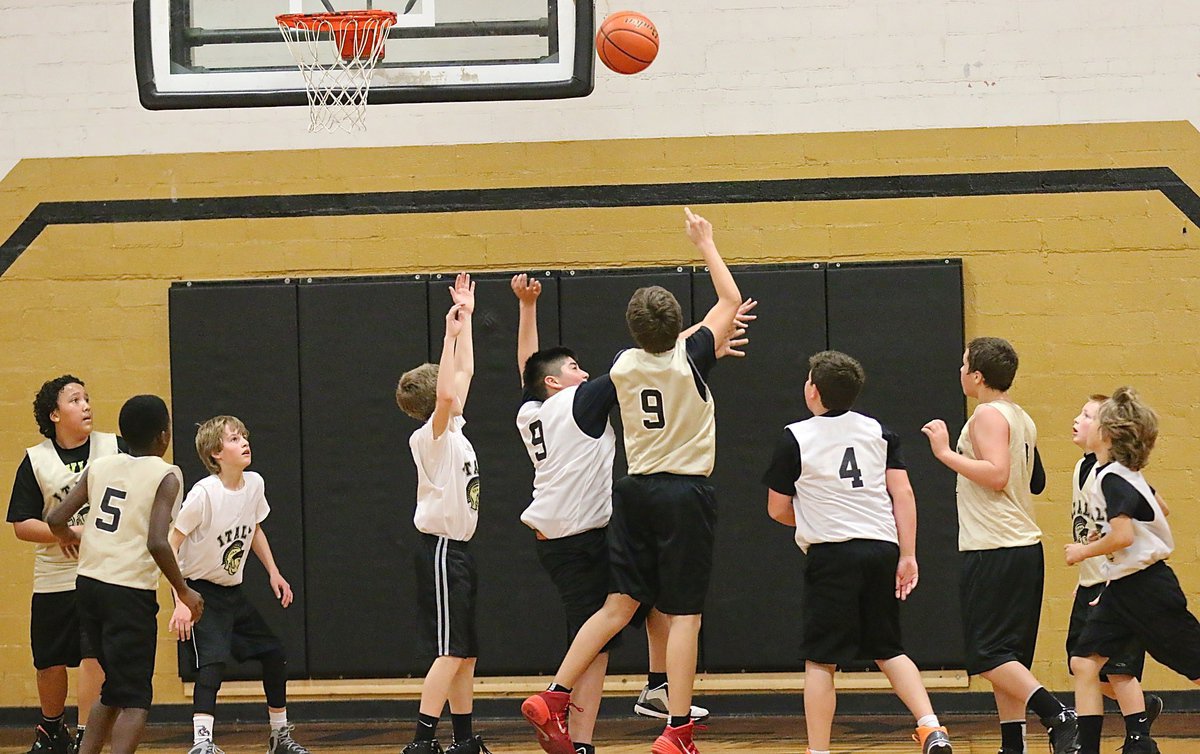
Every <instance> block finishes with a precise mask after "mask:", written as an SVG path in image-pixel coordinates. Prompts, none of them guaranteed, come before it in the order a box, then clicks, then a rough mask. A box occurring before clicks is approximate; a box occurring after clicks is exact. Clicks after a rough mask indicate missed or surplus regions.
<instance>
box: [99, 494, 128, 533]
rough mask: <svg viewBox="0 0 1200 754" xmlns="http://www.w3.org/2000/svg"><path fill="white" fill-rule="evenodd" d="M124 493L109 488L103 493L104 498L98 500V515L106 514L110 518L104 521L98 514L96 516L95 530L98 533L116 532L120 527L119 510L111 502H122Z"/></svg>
mask: <svg viewBox="0 0 1200 754" xmlns="http://www.w3.org/2000/svg"><path fill="white" fill-rule="evenodd" d="M124 499H125V493H124V492H123V491H121V490H117V489H113V488H112V487H109V488H108V489H106V490H105V491H104V497H103V498H101V500H100V513H107V514H108V515H109V516H111V518H109V519H108V520H105V519H104V518H103V517H102V516H101V515H100V514H99V513H97V514H96V528H97V529H99V530H100V531H116V530H117V527H118V526H120V525H121V509H120V508H118V507H117V506H116V504H115V503H114V502H113V501H115V500H124Z"/></svg>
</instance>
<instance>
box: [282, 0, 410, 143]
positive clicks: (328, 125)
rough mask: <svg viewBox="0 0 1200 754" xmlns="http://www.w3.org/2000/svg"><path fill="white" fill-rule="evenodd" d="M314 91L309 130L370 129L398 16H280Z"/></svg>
mask: <svg viewBox="0 0 1200 754" xmlns="http://www.w3.org/2000/svg"><path fill="white" fill-rule="evenodd" d="M275 21H276V23H278V24H279V31H280V32H282V33H283V39H284V41H285V42H287V46H288V49H289V50H291V52H292V56H293V57H294V58H295V59H296V65H297V66H298V67H299V68H300V73H301V74H303V75H304V84H305V88H306V90H307V92H308V116H309V123H308V130H309V131H336V130H339V129H340V130H342V131H346V132H347V133H350V132H353V131H361V130H364V129H365V128H366V124H365V122H364V121H365V118H366V112H367V92H368V91H369V90H370V88H371V75H372V74H373V73H374V72H375V64H376V63H378V62H379V61H380V60H383V48H384V42H385V41H386V40H387V33H388V29H390V28H392V25H393V24H395V23H396V14H395V13H393V12H391V11H385V10H361V11H343V12H339V13H285V14H283V15H281V16H276V17H275Z"/></svg>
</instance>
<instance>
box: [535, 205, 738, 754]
mask: <svg viewBox="0 0 1200 754" xmlns="http://www.w3.org/2000/svg"><path fill="white" fill-rule="evenodd" d="M684 212H685V214H686V228H687V234H688V237H689V238H690V239H691V241H692V243H694V244H695V245H696V247H697V248H698V249H699V250H700V252H701V254H702V255H703V257H704V262H705V264H707V266H708V270H709V275H710V276H711V277H712V281H713V287H714V288H715V289H716V293H717V303H716V304H715V305H714V306H713V308H712V309H710V310H709V312H708V314H707V315H705V317H704V320H703V321H702V322H701V323H700V326H699V327H698V328H696V330H695V332H694V333H693V334H692V335H691V336H689V337H687V338H680V337H679V336H680V333H681V331H682V330H683V312H682V310H681V308H680V306H679V302H678V301H677V300H676V299H675V297H674V296H673V295H671V293H670V292H669V291H667V290H666V289H664V288H661V287H659V286H651V287H649V288H641V289H639V290H637V291H635V292H634V294H633V296H632V297H631V298H630V300H629V306H628V307H627V309H626V313H625V321H626V324H627V325H628V327H629V332H630V334H631V335H632V336H633V339H634V341H635V342H636V343H637V346H638V347H637V348H630V349H628V350H626V351H622V352H621V353H620V354H619V355H618V356H617V358H616V360H615V361H614V362H613V367H612V369H611V370H610V371H609V377H610V378H611V379H612V383H613V386H614V388H615V390H616V394H617V402H618V405H619V406H620V408H621V419H622V423H623V426H624V435H625V437H624V440H625V450H626V455H627V457H628V465H629V475H628V476H626V477H624V478H622V479H621V480H620V481H618V482H617V483H616V484H614V485H613V499H612V505H613V513H612V518H611V519H610V521H609V531H608V543H609V557H610V559H611V564H612V573H613V585H612V587H610V592H612V593H611V594H610V595H609V597H608V599H607V600H606V601H605V603H604V606H603V607H602V608H601V609H600V610H599V611H597V612H596V613H595V614H594V615H593V616H592V617H591V618H589V619H588V621H587V623H585V624H584V625H583V627H582V628H581V629H580V631H579V633H578V634H577V635H576V637H575V640H574V641H573V642H572V643H571V648H570V649H569V650H568V651H567V655H566V657H564V658H563V662H562V664H561V665H560V666H559V669H558V673H557V674H556V675H555V677H554V683H553V684H552V685H551V687H550V688H549V689H548V690H546V691H543V692H542V693H540V694H536V695H534V696H531V697H529V698H528V699H526V700H525V702H524V703H523V704H522V705H521V712H522V714H523V715H524V716H525V718H526V719H527V720H529V721H530V723H532V724H533V726H534V727H535V728H536V729H537V733H538V742H539V743H540V744H541V746H542V748H543V749H544V750H545V751H547V752H548V753H549V754H571V752H572V748H571V740H570V736H569V735H568V720H569V714H568V707H569V705H570V690H571V688H572V686H573V685H574V684H575V682H576V681H577V680H578V679H579V678H580V677H581V676H582V675H583V673H584V672H585V671H586V670H587V668H588V666H590V665H591V664H592V662H593V661H594V660H595V658H596V655H597V654H599V653H600V651H601V650H602V649H603V648H604V645H605V644H607V643H608V641H609V640H610V639H611V638H612V637H613V636H615V635H616V634H617V633H618V632H619V631H620V630H621V629H622V628H624V626H625V625H626V624H627V623H628V622H629V621H630V619H631V618H632V617H633V616H634V614H635V613H636V611H637V610H638V607H639V605H649V606H652V607H655V608H657V609H658V611H659V612H661V613H663V614H664V615H666V616H667V618H668V621H669V624H670V625H669V627H668V641H667V661H666V665H667V678H668V679H669V684H670V689H671V693H670V695H669V697H668V700H667V705H668V710H669V711H670V718H669V719H668V721H667V725H666V728H665V729H664V730H663V733H662V735H660V736H659V737H658V739H657V740H656V741H655V742H654V745H653V747H652V748H653V750H654V753H655V754H695V752H696V746H695V744H694V743H693V741H692V732H693V729H694V725H693V723H692V720H691V709H692V687H693V684H694V682H695V674H696V655H697V639H698V637H699V633H700V616H701V613H702V612H703V608H704V600H705V597H706V596H707V593H708V583H709V577H710V575H711V571H712V550H713V534H714V528H715V525H716V517H717V509H716V498H715V495H714V492H713V488H712V486H711V485H709V484H708V480H707V477H708V475H709V474H710V473H712V467H713V463H714V459H715V451H716V441H715V429H716V427H715V419H714V408H713V407H714V404H713V399H712V395H711V393H710V392H709V389H708V384H707V383H706V382H705V378H706V377H707V375H708V372H709V370H710V369H711V368H712V366H713V364H714V363H716V358H717V350H718V348H719V341H718V338H717V337H715V336H714V334H715V333H726V332H729V331H730V329H731V328H732V326H733V322H734V317H735V316H736V314H737V311H738V307H739V306H740V305H741V303H742V296H741V292H740V291H739V290H738V286H737V283H736V282H734V279H733V275H732V274H730V272H729V268H728V267H726V266H725V262H724V261H723V260H722V259H721V255H720V253H719V252H718V251H717V247H716V244H715V243H714V242H713V232H712V225H711V224H709V222H708V221H707V220H705V219H704V218H702V217H700V216H698V215H694V214H692V212H691V211H690V210H687V209H685V210H684Z"/></svg>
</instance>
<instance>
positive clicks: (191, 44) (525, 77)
mask: <svg viewBox="0 0 1200 754" xmlns="http://www.w3.org/2000/svg"><path fill="white" fill-rule="evenodd" d="M559 4H561V5H563V6H569V8H568V12H566V13H562V12H554V11H555V10H557V9H558V6H559ZM283 5H284V4H282V3H281V10H280V12H283V11H284V10H286V7H283ZM428 7H429V12H425V13H416V14H411V15H409V16H401V17H400V18H401V19H402V20H401V21H400V22H399V23H398V24H397V26H395V27H393V28H392V30H391V31H390V33H389V34H388V39H389V42H391V43H393V44H394V43H395V41H394V40H398V39H404V38H413V37H454V36H473V35H479V36H485V35H493V36H503V35H540V36H545V37H546V38H547V40H548V43H549V44H548V46H549V49H550V51H551V55H549V56H548V57H547V59H545V60H543V61H540V62H526V61H512V60H484V61H479V60H475V61H468V62H451V61H446V62H445V64H444V65H443V66H441V67H438V68H428V69H423V70H425V71H430V72H433V73H435V74H437V76H436V80H437V81H439V82H442V81H444V82H445V83H424V82H423V83H421V84H420V85H412V86H406V85H393V86H388V85H386V84H384V85H380V84H379V83H378V79H377V83H376V84H375V85H373V86H372V88H371V92H370V96H369V98H368V104H373V105H375V104H397V103H412V102H463V101H485V100H527V99H564V98H569V97H584V96H587V95H588V94H590V93H591V91H592V87H593V76H594V64H593V60H594V55H593V42H592V33H593V29H594V17H593V12H594V11H593V7H592V3H591V2H590V0H558V2H557V3H551V2H548V3H547V8H548V13H547V16H546V18H545V19H544V22H538V21H496V22H478V23H473V24H465V23H457V24H454V23H451V24H442V25H440V26H435V25H434V24H433V21H432V7H433V3H432V2H429V3H428ZM422 8H423V9H424V4H423V6H422ZM186 10H187V6H186V4H185V3H182V2H181V0H134V2H133V25H134V63H135V67H136V71H137V80H138V94H139V98H140V100H141V103H142V106H143V107H145V108H146V109H148V110H179V109H204V108H209V109H213V108H234V107H285V106H304V105H307V104H308V98H307V95H306V93H305V87H304V79H303V77H302V76H301V75H300V72H299V71H298V70H296V69H294V68H287V69H257V70H247V71H230V72H197V71H194V70H191V69H190V66H189V62H190V59H189V51H190V50H192V49H194V48H195V47H197V46H200V45H205V44H236V43H254V42H272V43H274V42H278V43H279V44H280V45H281V46H282V45H283V38H282V36H281V35H280V33H279V30H278V29H277V28H275V26H274V25H273V24H271V25H270V26H264V27H262V28H252V29H219V30H212V29H198V28H191V27H189V26H188V19H187V15H186ZM572 16H573V17H572ZM270 21H272V22H273V21H274V19H270ZM264 23H266V22H265V21H264ZM378 75H379V74H378V71H377V76H378ZM514 78H517V79H519V80H514Z"/></svg>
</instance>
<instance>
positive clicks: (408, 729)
mask: <svg viewBox="0 0 1200 754" xmlns="http://www.w3.org/2000/svg"><path fill="white" fill-rule="evenodd" d="M710 722H711V724H710V725H709V727H708V729H707V730H705V731H703V732H701V733H700V734H699V735H698V736H697V739H696V743H697V745H698V746H699V748H700V751H701V752H702V753H703V754H735V753H737V754H740V753H741V752H757V753H759V754H797V753H798V752H803V751H804V719H803V718H801V717H726V718H721V719H717V718H713V719H712V720H711V721H710ZM944 722H947V723H948V727H949V728H950V734H951V737H952V739H953V742H954V751H955V754H996V751H997V749H999V748H1000V739H999V731H998V729H997V727H996V725H995V723H994V722H993V719H992V718H989V717H981V716H953V717H950V718H948V720H946V721H944ZM264 727H265V726H252V725H241V726H238V727H236V728H234V727H232V726H231V727H229V728H224V729H222V728H218V731H217V735H218V737H217V745H218V746H220V747H221V749H223V750H224V751H225V752H226V754H252V753H253V754H262V752H263V751H264V750H265V744H266V731H265V730H264ZM443 727H445V728H446V729H447V730H446V732H449V730H448V729H449V721H448V720H447V721H445V722H444V723H443ZM598 727H599V729H600V731H601V734H602V735H600V736H598V737H597V744H598V745H599V751H600V752H601V753H602V754H634V753H635V752H636V753H637V754H645V753H646V752H648V751H649V750H650V744H651V743H652V742H653V740H654V737H655V736H656V735H657V733H658V731H659V729H660V728H659V726H658V725H654V724H650V723H648V722H646V721H643V720H640V719H636V718H630V719H622V720H616V719H607V720H602V721H601V722H600V725H599V726H598ZM476 731H477V732H479V733H481V734H482V735H483V736H484V740H485V741H486V743H487V745H488V748H490V749H491V750H492V751H493V752H495V754H517V753H518V752H520V754H540V752H541V749H540V748H539V747H538V746H537V743H536V741H535V740H534V736H533V732H532V729H531V728H530V727H529V726H528V725H527V724H526V723H525V722H524V721H522V720H481V721H478V723H477V724H476ZM1121 731H1122V724H1121V719H1120V717H1118V716H1117V715H1115V714H1112V715H1108V716H1106V718H1105V734H1106V735H1105V737H1104V740H1103V742H1102V745H1101V751H1104V752H1110V751H1116V750H1117V748H1118V747H1119V746H1120V745H1121V738H1120V733H1121ZM30 733H31V731H30V730H28V729H18V728H13V727H8V728H2V729H0V753H2V754H18V752H26V751H28V747H29V745H30V743H31V742H32V739H31V737H30ZM911 733H912V728H911V721H910V720H908V719H906V718H900V717H878V716H869V717H867V716H864V717H844V718H840V719H839V720H838V721H837V723H836V725H835V727H834V746H833V751H834V752H861V753H864V754H866V753H869V754H902V753H903V754H913V752H915V751H917V749H916V744H914V743H913V742H912V741H911V740H910V739H909V735H910V734H911ZM1154 733H1155V739H1156V740H1157V741H1158V744H1159V748H1160V750H1161V754H1196V752H1200V716H1197V715H1192V714H1174V715H1172V714H1165V715H1163V716H1162V717H1161V718H1160V719H1159V720H1158V721H1157V722H1156V723H1155V726H1154ZM294 735H295V738H296V740H297V741H299V742H300V743H302V744H304V745H305V746H306V747H307V748H309V749H310V750H311V751H312V752H313V754H351V752H375V751H390V752H398V751H399V750H400V748H402V746H403V744H404V743H407V742H408V741H409V740H410V737H411V735H412V725H411V724H409V723H402V724H398V723H394V722H388V723H364V724H362V725H354V724H347V723H301V724H300V725H298V726H297V728H296V732H295V734H294ZM1045 741H1046V739H1045V736H1044V734H1043V733H1042V732H1041V731H1040V730H1038V726H1037V724H1036V723H1033V724H1031V726H1030V732H1029V741H1028V746H1027V749H1028V751H1029V752H1042V751H1045V750H1046V746H1047V745H1046V743H1045ZM190 744H191V731H190V730H185V729H184V728H183V727H181V726H179V725H169V726H168V725H162V726H158V725H152V726H150V728H148V729H147V731H146V736H145V739H144V741H143V743H142V746H141V749H140V751H149V752H160V751H172V752H178V753H179V754H184V753H185V752H186V751H187V749H188V748H189V746H190Z"/></svg>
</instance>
